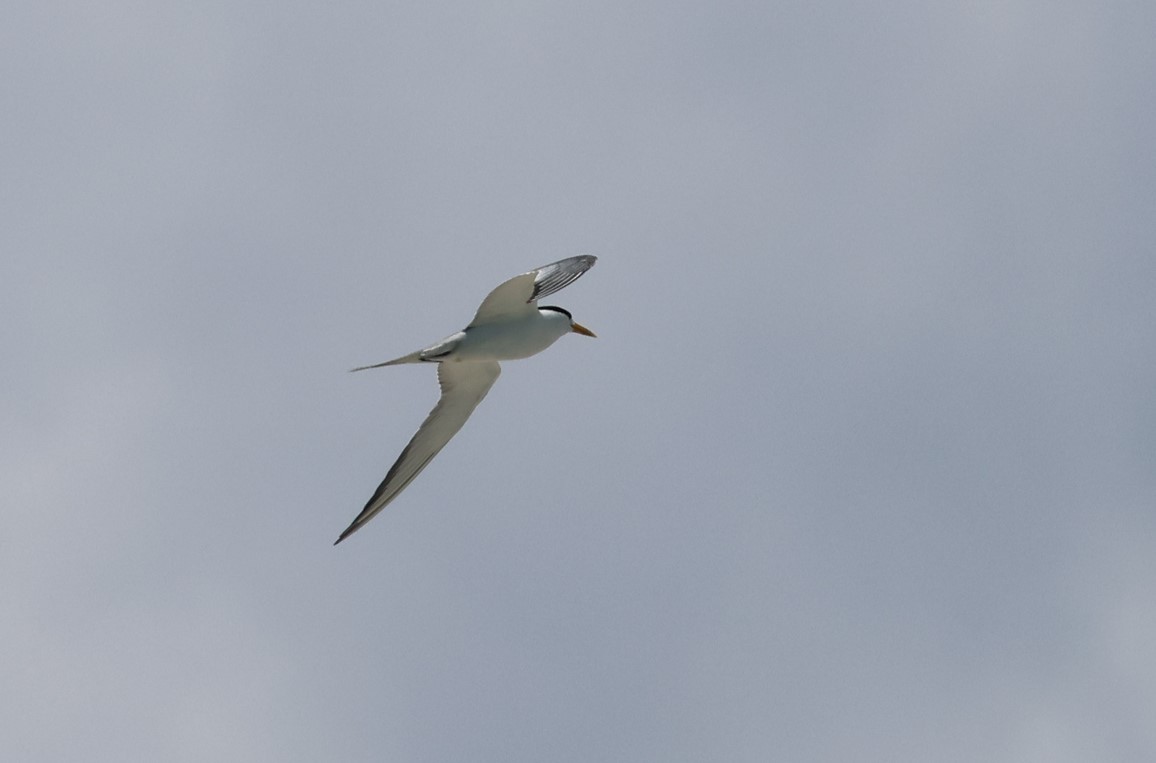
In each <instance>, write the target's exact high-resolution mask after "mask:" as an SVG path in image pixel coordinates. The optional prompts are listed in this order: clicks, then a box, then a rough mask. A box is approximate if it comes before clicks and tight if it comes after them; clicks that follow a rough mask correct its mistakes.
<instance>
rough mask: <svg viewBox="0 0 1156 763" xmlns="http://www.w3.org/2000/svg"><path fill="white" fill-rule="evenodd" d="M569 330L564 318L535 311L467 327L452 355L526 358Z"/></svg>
mask: <svg viewBox="0 0 1156 763" xmlns="http://www.w3.org/2000/svg"><path fill="white" fill-rule="evenodd" d="M555 316H556V317H555ZM569 331H570V320H569V319H568V318H566V317H565V316H564V315H561V314H559V313H546V312H537V311H535V312H534V313H531V314H530V315H529V316H528V317H526V318H517V319H514V320H507V321H501V322H496V323H487V324H483V325H480V326H470V328H469V329H467V330H466V332H465V333H466V336H465V339H464V340H463V341H462V343H461V345H459V347H458V351H457V352H456V353H455V355H456V356H457V357H459V358H460V359H462V360H518V359H520V358H528V357H530V356H531V355H537V354H538V353H539V352H541V351H542V350H544V349H546V348H547V347H549V346H550V345H552V344H554V342H556V341H558V340H559V339H560V338H562V337H563V336H564V335H565V334H567V333H568V332H569Z"/></svg>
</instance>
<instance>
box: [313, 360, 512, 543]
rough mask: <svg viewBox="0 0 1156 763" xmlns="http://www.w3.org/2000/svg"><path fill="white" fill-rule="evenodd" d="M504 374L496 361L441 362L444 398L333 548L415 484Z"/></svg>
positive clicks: (439, 367)
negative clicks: (409, 485) (414, 480)
mask: <svg viewBox="0 0 1156 763" xmlns="http://www.w3.org/2000/svg"><path fill="white" fill-rule="evenodd" d="M501 372H502V369H501V367H500V366H499V365H498V363H497V361H493V360H486V361H453V360H450V361H446V362H444V363H438V383H439V384H440V385H441V388H442V396H441V399H440V400H438V404H437V405H436V406H434V409H433V410H432V411H430V414H429V416H427V417H426V420H425V421H424V422H422V425H421V428H419V429H418V430H417V434H415V435H414V436H413V439H412V440H410V441H409V445H406V446H405V450H403V451H402V452H401V455H400V456H398V457H397V461H396V462H394V464H393V466H392V467H390V469H389V473H388V474H386V475H385V479H384V480H382V481H381V484H380V485H378V487H377V491H376V492H375V493H374V494H373V497H372V498H370V499H369V502H368V503H366V504H365V508H364V509H362V510H361V513H360V514H358V515H357V518H356V519H354V520H353V523H352V524H351V525H349V527H347V528H345V532H343V533H341V537H339V538H338V539H337V540H336V541H335V542H334V544H333V545H335V546H336V545H337V544H338V543H340V542H341V541H343V540H345V539H346V538H348V537H349V536H350V535H352V534H353V533H355V532H357V531H358V530H359V529H360V528H361V526H362V525H364V524H365V523H366V522H368V521H369V520H371V519H373V518H374V516H376V515H377V512H379V511H381V510H382V509H384V508H385V507H386V506H387V505H388V504H389V502H390V501H392V500H393V499H394V498H397V496H398V494H399V493H401V491H402V490H405V488H406V486H407V485H408V484H409V483H411V482H413V479H414V477H416V476H417V475H419V474H421V470H422V469H424V468H425V467H426V465H427V464H429V462H430V461H432V460H433V457H434V456H436V455H437V454H438V453H439V452H440V451H441V449H442V448H444V447H445V445H446V443H447V442H449V441H450V440H451V439H452V438H453V436H454V435H456V434H457V433H458V430H459V429H461V428H462V424H465V423H466V419H468V418H469V417H470V414H471V413H473V412H474V408H477V407H478V403H480V402H482V398H484V397H485V396H486V393H487V392H489V391H490V387H492V386H493V385H494V382H495V381H496V380H497V378H498V374H500V373H501Z"/></svg>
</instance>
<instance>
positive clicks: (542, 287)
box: [470, 254, 598, 326]
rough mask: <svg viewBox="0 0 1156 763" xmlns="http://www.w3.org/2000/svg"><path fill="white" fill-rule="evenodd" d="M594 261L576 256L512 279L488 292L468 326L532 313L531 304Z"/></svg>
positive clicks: (581, 272) (532, 305)
mask: <svg viewBox="0 0 1156 763" xmlns="http://www.w3.org/2000/svg"><path fill="white" fill-rule="evenodd" d="M597 261H598V258H597V257H595V256H594V255H591V254H580V255H578V256H577V257H567V258H566V259H564V260H558V261H557V262H551V263H550V264H549V265H543V266H542V267H540V268H534V269H533V270H531V271H530V272H529V273H523V274H522V275H520V276H514V277H513V278H511V279H510V280H509V281H506V282H505V283H503V284H502V285H501V286H499V287H498V288H496V289H494V290H493V291H491V292H490V295H489V296H488V297H486V298H485V300H483V301H482V305H481V307H479V308H478V312H477V314H475V315H474V320H473V322H472V323H471V324H470V325H471V326H473V325H475V324H477V323H488V322H490V321H496V320H501V319H503V318H510V317H514V316H517V315H518V314H520V313H527V312H530V311H531V310H534V309H536V308H535V306H534V304H533V303H534V302H536V301H537V300H539V299H541V298H542V297H547V296H549V295H551V294H553V293H554V292H556V291H559V290H561V289H563V288H565V287H566V286H569V285H570V284H572V283H574V282H575V281H577V280H578V279H579V278H580V277H581V276H582V274H583V273H585V272H586V271H587V270H589V269H590V268H592V267H594V263H595V262H597Z"/></svg>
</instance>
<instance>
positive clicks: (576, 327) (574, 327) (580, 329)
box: [570, 322, 598, 337]
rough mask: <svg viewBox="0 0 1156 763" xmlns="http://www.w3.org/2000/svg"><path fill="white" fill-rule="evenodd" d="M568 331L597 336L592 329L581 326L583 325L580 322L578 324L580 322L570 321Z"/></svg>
mask: <svg viewBox="0 0 1156 763" xmlns="http://www.w3.org/2000/svg"><path fill="white" fill-rule="evenodd" d="M570 332H571V333H573V334H582V335H583V336H592V337H597V336H598V335H597V334H595V333H594V332H593V331H591V330H590V329H588V328H586V327H585V326H583V325H582V324H580V323H573V322H572V323H571V324H570Z"/></svg>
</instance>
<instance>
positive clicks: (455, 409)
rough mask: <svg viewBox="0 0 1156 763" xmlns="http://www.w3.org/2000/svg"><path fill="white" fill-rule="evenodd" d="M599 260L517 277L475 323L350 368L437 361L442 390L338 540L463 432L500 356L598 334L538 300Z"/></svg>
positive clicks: (494, 294)
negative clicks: (388, 357)
mask: <svg viewBox="0 0 1156 763" xmlns="http://www.w3.org/2000/svg"><path fill="white" fill-rule="evenodd" d="M596 261H597V258H596V257H593V256H591V255H588V254H584V255H579V256H577V257H568V258H566V259H564V260H559V261H558V262H552V263H550V264H549V265H543V266H542V267H540V268H535V269H533V270H531V271H530V272H528V273H523V274H522V275H519V276H514V277H513V278H511V279H510V280H508V281H506V282H505V283H503V284H502V285H500V286H499V287H498V288H496V289H494V290H493V291H491V292H490V294H489V296H488V297H486V298H485V299H484V300H483V301H482V304H481V306H480V307H479V308H478V312H477V313H476V314H475V315H474V320H473V321H472V322H471V323H470V325H468V326H466V327H465V328H464V329H462V330H461V331H459V332H457V333H456V334H450V335H449V336H448V337H446V338H445V339H443V340H441V341H440V342H438V343H437V344H432V345H430V346H429V347H426V348H425V349H424V350H418V351H417V352H411V353H410V354H409V355H403V356H402V357H400V358H395V359H393V360H387V361H386V362H384V363H376V364H374V365H372V366H362V367H360V368H355V369H353V370H354V371H365V370H367V369H370V368H382V367H383V366H396V365H401V364H403V363H437V364H438V384H439V385H440V386H441V391H442V395H441V399H440V400H438V403H437V405H436V406H434V409H433V410H432V411H430V414H429V416H427V417H426V420H425V421H424V422H422V425H421V427H420V428H419V429H418V430H417V434H415V435H414V436H413V439H411V440H410V441H409V444H408V445H406V446H405V450H403V451H402V452H401V455H400V456H398V457H397V461H395V462H394V464H393V466H391V467H390V469H389V473H387V474H386V475H385V479H384V480H382V481H381V484H380V485H378V487H377V490H376V491H375V492H374V493H373V496H372V497H371V498H370V499H369V502H368V503H366V504H365V508H364V509H362V510H361V513H360V514H358V515H357V517H356V518H355V519H354V520H353V523H352V524H350V525H349V527H347V528H345V531H344V532H343V533H341V535H340V537H338V538H337V540H336V541H334V543H333V545H335V546H336V545H337V544H338V543H340V542H341V541H343V540H345V539H346V538H348V537H349V536H350V535H352V534H353V533H355V532H357V531H358V530H360V529H361V527H362V526H363V525H364V524H365V523H366V522H368V521H369V520H371V519H373V518H374V516H376V515H377V513H378V512H379V511H381V510H382V509H384V508H385V507H386V506H388V505H389V502H390V501H392V500H393V499H394V498H397V496H398V494H400V493H401V491H402V490H405V488H406V486H407V485H409V483H411V482H413V480H414V478H415V477H417V475H419V474H421V470H422V469H424V468H426V466H427V465H428V464H429V462H430V461H432V460H433V457H434V456H436V455H437V454H438V452H439V451H441V449H442V448H444V447H445V445H446V443H448V442H449V441H450V440H451V439H452V438H453V436H454V435H455V434H457V433H458V430H459V429H461V428H462V425H463V424H465V423H466V419H468V418H469V417H470V414H471V413H473V412H474V408H476V407H477V406H478V403H480V402H482V398H484V397H485V396H486V393H487V392H489V391H490V387H492V386H493V385H494V382H495V381H496V380H497V378H498V374H500V373H501V372H502V369H501V366H499V365H498V361H499V360H519V359H521V358H528V357H530V356H531V355H537V354H538V353H539V352H541V351H542V350H544V349H546V348H547V347H549V346H550V345H552V344H554V342H556V341H558V340H559V339H561V338H562V337H563V336H564V335H566V334H570V333H574V334H583V335H585V336H591V337H592V336H594V332H593V331H591V330H590V329H588V328H586V327H585V326H582V325H580V324H578V323H575V322H574V318H573V316H571V315H570V312H569V311H568V310H565V309H563V308H561V307H552V306H548V305H543V306H541V307H539V306H538V300H539V299H541V298H542V297H546V296H549V295H551V294H553V293H554V292H556V291H558V290H560V289H562V288H564V287H566V286H569V285H570V284H571V283H573V282H574V281H576V280H578V278H580V277H581V276H582V274H583V273H585V272H586V271H587V270H589V269H590V268H592V267H594V263H595V262H596Z"/></svg>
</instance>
